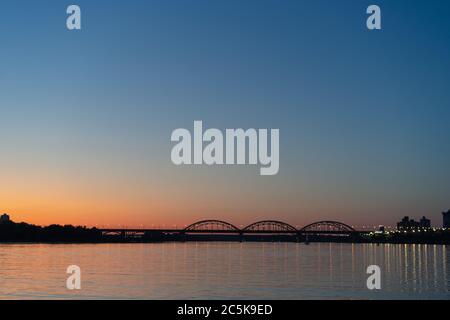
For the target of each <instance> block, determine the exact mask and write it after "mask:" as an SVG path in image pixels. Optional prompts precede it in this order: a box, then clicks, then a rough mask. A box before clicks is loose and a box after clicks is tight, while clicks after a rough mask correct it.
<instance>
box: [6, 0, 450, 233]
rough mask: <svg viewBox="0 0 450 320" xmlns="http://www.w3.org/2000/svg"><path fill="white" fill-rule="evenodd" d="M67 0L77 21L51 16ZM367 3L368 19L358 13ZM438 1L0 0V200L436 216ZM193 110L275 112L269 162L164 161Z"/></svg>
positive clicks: (447, 94)
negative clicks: (274, 149) (274, 150)
mask: <svg viewBox="0 0 450 320" xmlns="http://www.w3.org/2000/svg"><path fill="white" fill-rule="evenodd" d="M72 3H75V4H78V5H79V6H80V7H81V9H82V30H81V31H68V30H67V29H66V27H65V19H66V14H65V9H66V7H67V6H68V5H69V4H72ZM370 4H378V5H379V6H380V7H381V10H382V30H381V31H369V30H367V28H366V23H365V21H366V18H367V15H366V13H365V10H366V8H367V6H368V5H370ZM449 12H450V2H449V1H438V0H436V1H401V0H396V1H378V0H377V1H362V0H361V1H356V0H355V1H331V0H330V1H318V0H314V1H298V0H296V1H286V0H282V1H280V0H277V1H275V0H273V1H264V0H262V1H256V0H254V1H248V0H244V1H242V0H240V1H235V0H231V1H229V0H227V1H215V0H208V1H207V0H192V1H167V0H164V1H141V0H131V1H114V0H110V1H73V2H67V1H60V0H58V1H56V0H55V1H23V0H14V1H12V0H11V1H2V2H1V4H0V41H1V50H0V88H1V91H0V146H1V150H2V156H1V157H0V172H1V174H2V176H3V177H6V178H7V180H4V179H2V180H3V182H2V184H3V186H2V187H0V206H1V207H0V210H4V211H10V212H11V214H12V215H13V216H14V215H15V216H17V217H18V218H19V219H22V220H30V221H32V222H36V223H50V222H51V221H54V222H59V223H66V222H67V223H85V224H105V223H106V221H111V220H114V219H115V222H117V223H119V222H120V221H127V222H126V223H129V224H138V223H145V224H150V223H152V222H153V221H157V222H158V223H162V221H168V223H180V224H183V223H189V222H191V221H193V220H195V219H197V218H220V219H223V220H229V221H230V222H234V223H236V224H240V223H242V224H246V223H247V222H252V221H254V220H259V219H264V218H273V219H279V220H285V221H286V222H290V223H292V224H300V225H301V224H306V223H308V222H312V221H314V220H320V219H337V220H341V221H343V222H347V223H350V224H363V223H368V224H393V223H394V222H395V221H397V220H399V218H401V216H402V215H406V214H409V215H410V216H413V217H420V216H422V215H427V216H429V217H431V219H432V222H433V223H434V224H437V225H440V224H441V215H440V212H441V211H443V210H446V209H448V208H450V166H449V159H450V147H449V137H450V90H449V83H450V59H449V57H450V19H449V18H448V14H449ZM194 120H203V122H204V126H206V127H215V128H220V129H225V128H239V127H243V128H279V129H280V139H281V146H280V157H281V158H280V172H279V174H278V175H277V176H274V177H261V176H259V170H258V168H257V167H254V168H253V167H250V168H249V167H211V168H209V167H175V166H174V165H173V164H172V163H171V161H170V149H171V147H172V144H171V143H170V134H171V132H172V130H174V129H176V128H180V127H185V128H192V125H193V121H194ZM112 217H114V219H112Z"/></svg>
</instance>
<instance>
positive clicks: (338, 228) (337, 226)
mask: <svg viewBox="0 0 450 320" xmlns="http://www.w3.org/2000/svg"><path fill="white" fill-rule="evenodd" d="M300 231H333V232H353V231H355V229H353V228H352V227H350V226H349V225H348V224H345V223H342V222H338V221H317V222H314V223H311V224H308V225H307V226H304V227H303V228H301V229H300Z"/></svg>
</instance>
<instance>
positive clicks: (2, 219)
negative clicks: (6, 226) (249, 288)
mask: <svg viewBox="0 0 450 320" xmlns="http://www.w3.org/2000/svg"><path fill="white" fill-rule="evenodd" d="M8 221H10V219H9V215H7V214H6V213H4V214H2V215H1V216H0V223H3V222H8Z"/></svg>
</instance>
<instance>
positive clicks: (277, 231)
mask: <svg viewBox="0 0 450 320" xmlns="http://www.w3.org/2000/svg"><path fill="white" fill-rule="evenodd" d="M100 231H101V232H102V235H104V236H120V237H122V238H141V237H145V236H151V235H153V236H154V235H160V236H162V235H166V236H167V235H172V236H189V235H236V236H239V237H243V236H252V235H253V236H255V235H261V236H263V235H278V236H282V235H285V236H295V237H308V236H322V237H323V236H335V237H337V236H346V237H348V236H352V235H353V236H358V235H361V234H365V233H368V231H357V230H355V229H354V228H352V227H351V226H349V225H347V224H345V223H342V222H338V221H317V222H314V223H311V224H308V225H306V226H304V227H302V228H300V229H297V228H295V227H294V226H292V225H290V224H288V223H286V222H282V221H277V220H263V221H258V222H255V223H252V224H249V225H248V226H246V227H244V228H238V227H237V226H235V225H233V224H231V223H229V222H226V221H222V220H201V221H197V222H195V223H193V224H191V225H189V226H187V227H185V228H183V229H100Z"/></svg>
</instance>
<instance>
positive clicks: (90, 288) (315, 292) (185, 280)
mask: <svg viewBox="0 0 450 320" xmlns="http://www.w3.org/2000/svg"><path fill="white" fill-rule="evenodd" d="M448 249H449V247H448V246H440V245H392V244H386V245H379V246H377V245H374V244H335V243H331V244H329V243H311V244H310V245H304V244H297V243H164V244H92V245H43V244H42V245H30V244H27V245H24V244H13V245H0V297H1V298H12V299H23V298H99V299H115V298H132V299H207V298H217V299H220V298H224V299H227V298H254V299H313V298H319V299H320V298H325V299H330V298H337V299H348V298H352V299H394V298H396V299H431V298H436V299H448V297H449V287H450V280H449V275H448V270H449V268H448V264H449V261H448ZM71 264H76V265H78V266H80V267H81V270H82V290H80V291H68V290H67V289H65V281H66V277H67V274H66V273H65V272H66V268H67V266H68V265H71ZM371 264H376V265H379V266H380V268H381V270H382V290H374V291H371V290H368V289H367V288H366V280H367V277H368V275H367V274H366V268H367V266H369V265H371Z"/></svg>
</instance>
